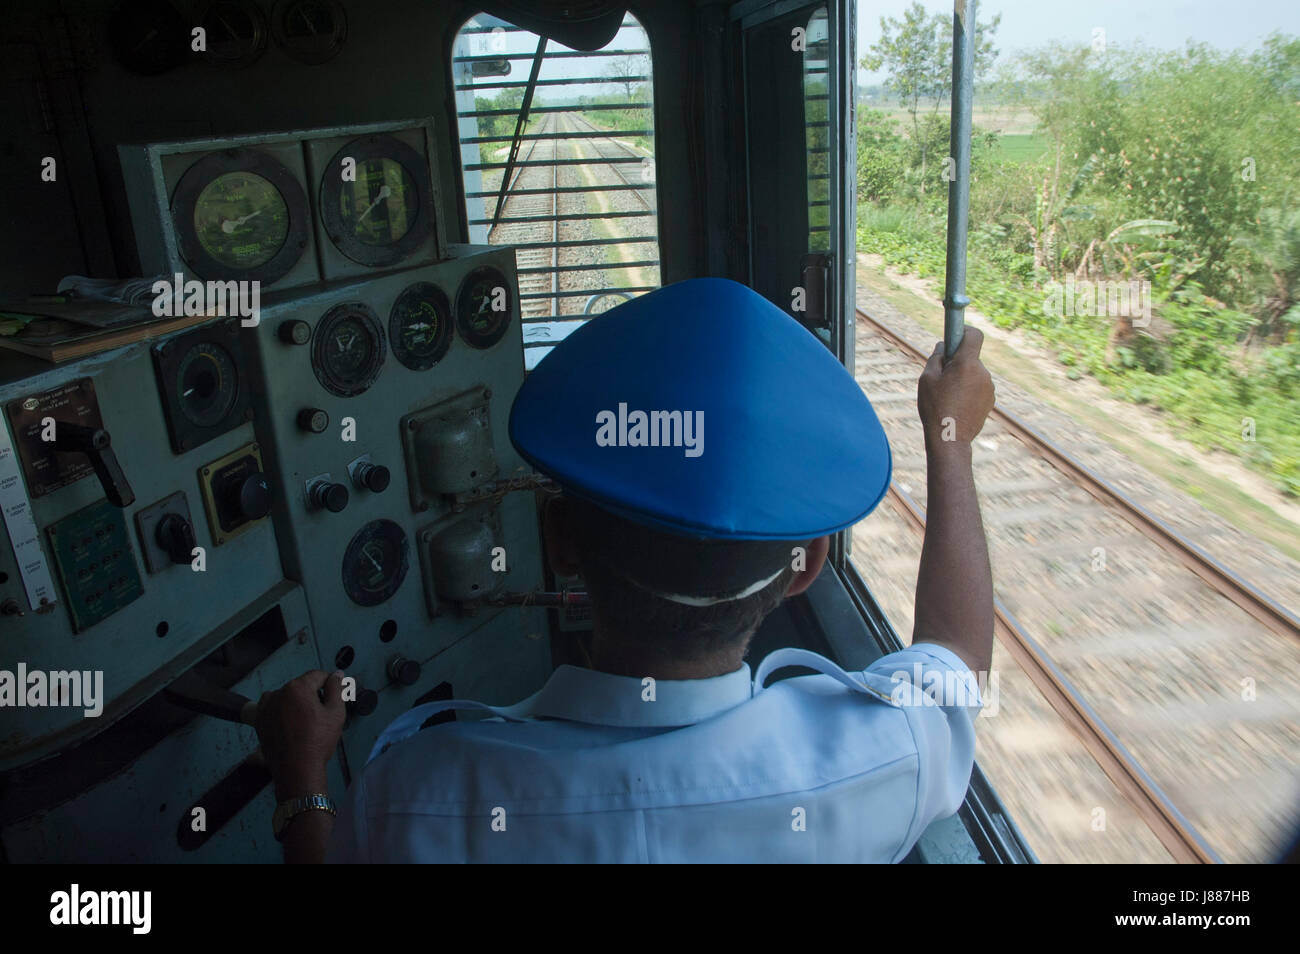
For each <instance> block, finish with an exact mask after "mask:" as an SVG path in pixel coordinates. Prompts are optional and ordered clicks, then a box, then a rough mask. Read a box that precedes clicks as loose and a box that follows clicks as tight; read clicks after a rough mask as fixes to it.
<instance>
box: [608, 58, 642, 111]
mask: <svg viewBox="0 0 1300 954" xmlns="http://www.w3.org/2000/svg"><path fill="white" fill-rule="evenodd" d="M647 66H648V64H647V63H646V58H645V57H644V56H642V55H640V54H637V55H634V56H616V57H614V59H612V60H611V61H610V64H609V66H607V67H605V75H606V76H609V77H613V79H614V80H615V81H616V82H617V83H618V84H619V85H620V86H622V87H623V91H624V92H625V93H626V94H627V101H628V102H629V103H630V102H632V101H633V93H636V92H638V90H639V89H640V87H641V84H642V82H643V81H642V80H641V79H639V77H642V76H645V75H646V68H647Z"/></svg>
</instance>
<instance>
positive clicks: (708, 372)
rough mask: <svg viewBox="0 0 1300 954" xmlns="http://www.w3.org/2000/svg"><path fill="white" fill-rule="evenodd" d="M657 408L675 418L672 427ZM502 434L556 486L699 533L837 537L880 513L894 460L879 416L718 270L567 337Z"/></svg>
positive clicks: (813, 343)
mask: <svg viewBox="0 0 1300 954" xmlns="http://www.w3.org/2000/svg"><path fill="white" fill-rule="evenodd" d="M620 405H621V407H620ZM654 411H659V412H664V411H669V412H671V411H680V412H683V413H682V414H681V415H680V418H681V427H680V428H677V427H676V422H674V421H673V420H672V418H671V417H670V416H667V415H661V416H658V417H655V416H653V415H651V413H650V412H654ZM636 412H642V414H643V415H644V418H638V417H637V416H636ZM696 412H698V413H696ZM688 414H689V416H688ZM638 422H640V426H639V427H638ZM700 423H702V424H703V428H702V433H697V432H696V431H697V428H696V425H698V424H700ZM688 425H689V427H688ZM651 432H653V434H652V433H651ZM661 437H662V440H660V438H661ZM652 439H653V440H654V441H656V442H657V443H659V444H660V446H649V445H650V441H651V440H652ZM692 439H693V440H695V441H696V443H697V446H695V447H691V446H688V445H689V442H690V441H691V440H692ZM510 440H511V442H512V443H513V444H514V446H515V449H516V450H517V451H518V452H519V454H520V455H521V456H522V457H523V458H524V459H525V460H526V461H528V462H529V463H530V464H532V465H533V467H535V468H536V469H537V470H539V471H541V472H542V473H544V474H546V475H548V476H550V477H551V478H553V479H554V480H556V481H557V482H558V483H560V484H561V485H562V486H563V487H564V489H565V491H566V492H568V493H571V494H573V495H575V496H579V497H584V498H586V499H587V500H589V501H591V502H593V503H595V504H597V505H598V506H600V507H603V508H604V509H606V510H609V511H611V512H613V513H616V514H618V515H619V516H622V517H624V518H626V519H628V520H631V521H633V522H634V523H638V524H644V525H649V526H653V527H657V528H659V529H662V530H666V531H668V532H670V533H676V534H679V535H684V536H690V537H700V538H707V539H728V540H809V539H812V538H814V537H820V536H823V535H825V534H829V533H834V532H836V531H838V530H843V529H844V528H845V527H849V526H852V525H853V524H855V523H857V522H858V521H859V520H861V519H862V518H863V517H865V516H866V515H867V514H868V513H870V512H871V511H872V510H873V509H875V506H876V504H878V503H879V502H880V500H881V498H882V497H883V496H884V494H885V491H886V490H887V489H888V487H889V477H890V471H891V467H892V461H891V457H890V451H889V442H888V440H887V439H886V438H885V432H884V430H883V429H882V428H881V426H880V421H879V420H878V419H877V417H876V414H875V411H873V410H872V407H871V404H870V402H869V401H868V400H867V398H866V395H865V394H863V393H862V389H861V388H859V387H858V385H857V382H855V381H854V380H853V377H852V376H851V375H850V374H849V373H848V371H847V370H846V369H845V368H844V366H843V365H841V364H840V363H839V362H838V361H837V360H835V357H834V356H833V355H832V354H831V353H830V352H829V351H828V350H827V349H826V346H825V345H823V344H822V343H821V341H820V340H818V339H817V337H816V336H814V335H813V334H811V333H810V332H809V331H808V330H807V329H805V328H804V327H803V326H802V325H801V324H799V323H798V322H797V321H795V320H794V319H793V318H791V317H790V316H789V315H787V314H785V313H784V312H782V311H781V310H780V309H779V308H777V307H776V306H775V305H773V304H772V303H771V302H769V301H768V300H767V299H765V298H763V297H762V296H761V295H759V294H758V293H757V292H754V291H753V290H751V289H749V288H747V287H745V286H744V285H741V284H739V283H737V282H733V281H729V280H727V279H721V278H696V279H690V280H688V281H682V282H677V283H676V284H673V285H668V286H666V287H664V288H660V289H657V290H655V291H652V292H650V293H648V294H645V295H642V296H641V297H639V298H636V299H634V300H632V301H630V302H626V303H624V304H622V305H619V306H618V307H616V308H613V309H611V310H609V311H607V312H605V313H604V314H602V315H600V316H599V317H598V318H595V319H593V320H591V321H589V322H587V323H586V324H585V325H583V326H582V327H581V328H579V329H578V330H576V331H574V332H573V333H572V334H570V335H569V336H568V337H567V338H565V339H564V340H563V341H562V342H561V343H560V344H558V345H556V347H555V349H554V350H552V351H551V353H550V354H548V355H547V356H546V357H545V358H543V359H542V360H541V361H540V362H539V363H538V365H537V367H536V369H534V370H533V372H532V373H531V374H530V375H529V376H528V378H527V379H526V380H525V381H524V384H523V387H521V388H520V389H519V393H518V394H517V395H516V396H515V401H514V406H513V407H512V408H511V411H510ZM674 440H676V444H674V443H673V442H674ZM664 445H669V446H664ZM696 452H698V453H696ZM692 453H694V454H695V455H694V456H691V454H692Z"/></svg>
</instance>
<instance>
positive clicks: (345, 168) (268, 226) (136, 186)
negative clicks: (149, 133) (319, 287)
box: [118, 120, 446, 290]
mask: <svg viewBox="0 0 1300 954" xmlns="http://www.w3.org/2000/svg"><path fill="white" fill-rule="evenodd" d="M431 135H432V126H431V123H430V121H429V120H423V121H410V122H404V123H378V124H372V125H367V126H358V127H349V128H347V129H339V130H328V129H327V130H299V131H291V132H283V133H268V134H264V135H257V136H240V137H231V138H226V139H221V140H182V141H176V142H168V143H149V144H141V145H123V146H120V147H119V148H118V156H119V159H120V161H121V164H122V173H123V176H124V178H125V181H126V190H127V201H128V204H129V206H130V209H131V224H132V228H133V230H134V233H135V239H136V247H137V253H138V255H139V258H140V267H141V269H142V271H143V273H144V274H146V275H149V274H165V275H169V276H170V275H172V274H175V273H178V272H179V273H182V274H184V275H185V276H187V277H192V278H197V279H200V280H202V281H212V280H219V281H230V280H237V281H258V282H260V283H261V284H262V285H263V286H264V289H265V290H271V289H276V290H281V289H287V288H297V287H301V286H304V285H308V284H313V283H316V282H320V281H333V280H338V279H345V278H352V277H359V276H366V275H370V274H373V272H374V270H375V269H376V268H385V269H391V268H410V267H414V266H418V265H422V264H426V263H431V262H437V261H440V260H442V259H443V258H445V257H446V247H445V238H444V235H443V228H442V224H441V219H440V217H439V214H438V209H439V206H440V202H439V195H438V192H437V189H436V187H435V185H434V183H436V182H437V176H436V175H435V172H436V170H435V168H434V162H433V158H432V157H433V155H434V151H433V149H432V147H431Z"/></svg>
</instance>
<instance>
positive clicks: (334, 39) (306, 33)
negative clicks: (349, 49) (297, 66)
mask: <svg viewBox="0 0 1300 954" xmlns="http://www.w3.org/2000/svg"><path fill="white" fill-rule="evenodd" d="M271 35H272V36H274V37H275V43H276V45H277V46H278V47H279V48H280V49H282V50H284V52H285V53H287V54H289V56H291V57H293V58H294V59H295V60H297V61H298V62H299V63H307V64H308V65H315V64H317V63H324V62H327V61H328V60H332V59H333V58H334V57H336V56H337V55H338V53H339V50H341V49H343V41H344V40H346V39H347V36H348V16H347V13H346V12H345V11H344V9H343V4H341V3H339V2H338V0H280V2H279V3H277V4H276V5H275V10H274V11H272V13H271Z"/></svg>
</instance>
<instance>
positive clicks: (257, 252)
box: [194, 172, 289, 269]
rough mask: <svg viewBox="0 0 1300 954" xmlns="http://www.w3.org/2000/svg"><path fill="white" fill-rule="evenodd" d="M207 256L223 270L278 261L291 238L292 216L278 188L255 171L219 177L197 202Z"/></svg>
mask: <svg viewBox="0 0 1300 954" xmlns="http://www.w3.org/2000/svg"><path fill="white" fill-rule="evenodd" d="M194 231H195V232H197V233H198V236H199V244H200V245H201V246H202V247H203V251H204V252H206V253H207V254H208V255H211V256H212V257H213V258H214V259H216V260H217V261H218V262H220V263H221V264H222V265H226V266H228V267H230V268H238V269H250V268H257V267H258V266H259V265H265V264H266V263H267V262H269V261H270V260H271V259H273V258H274V257H275V254H276V253H277V252H278V251H280V248H281V246H283V245H284V239H285V236H287V235H288V234H289V212H288V209H286V208H285V204H284V198H283V197H282V196H281V195H280V193H279V191H278V190H277V189H276V188H275V186H273V185H271V183H270V182H268V181H267V180H266V179H263V178H262V177H261V176H259V175H258V174H257V173H255V172H227V173H224V174H222V175H219V176H217V177H216V178H215V179H213V180H212V181H211V182H209V183H208V184H207V185H206V186H204V187H203V191H202V192H200V193H199V197H198V199H197V200H196V201H195V203H194Z"/></svg>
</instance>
